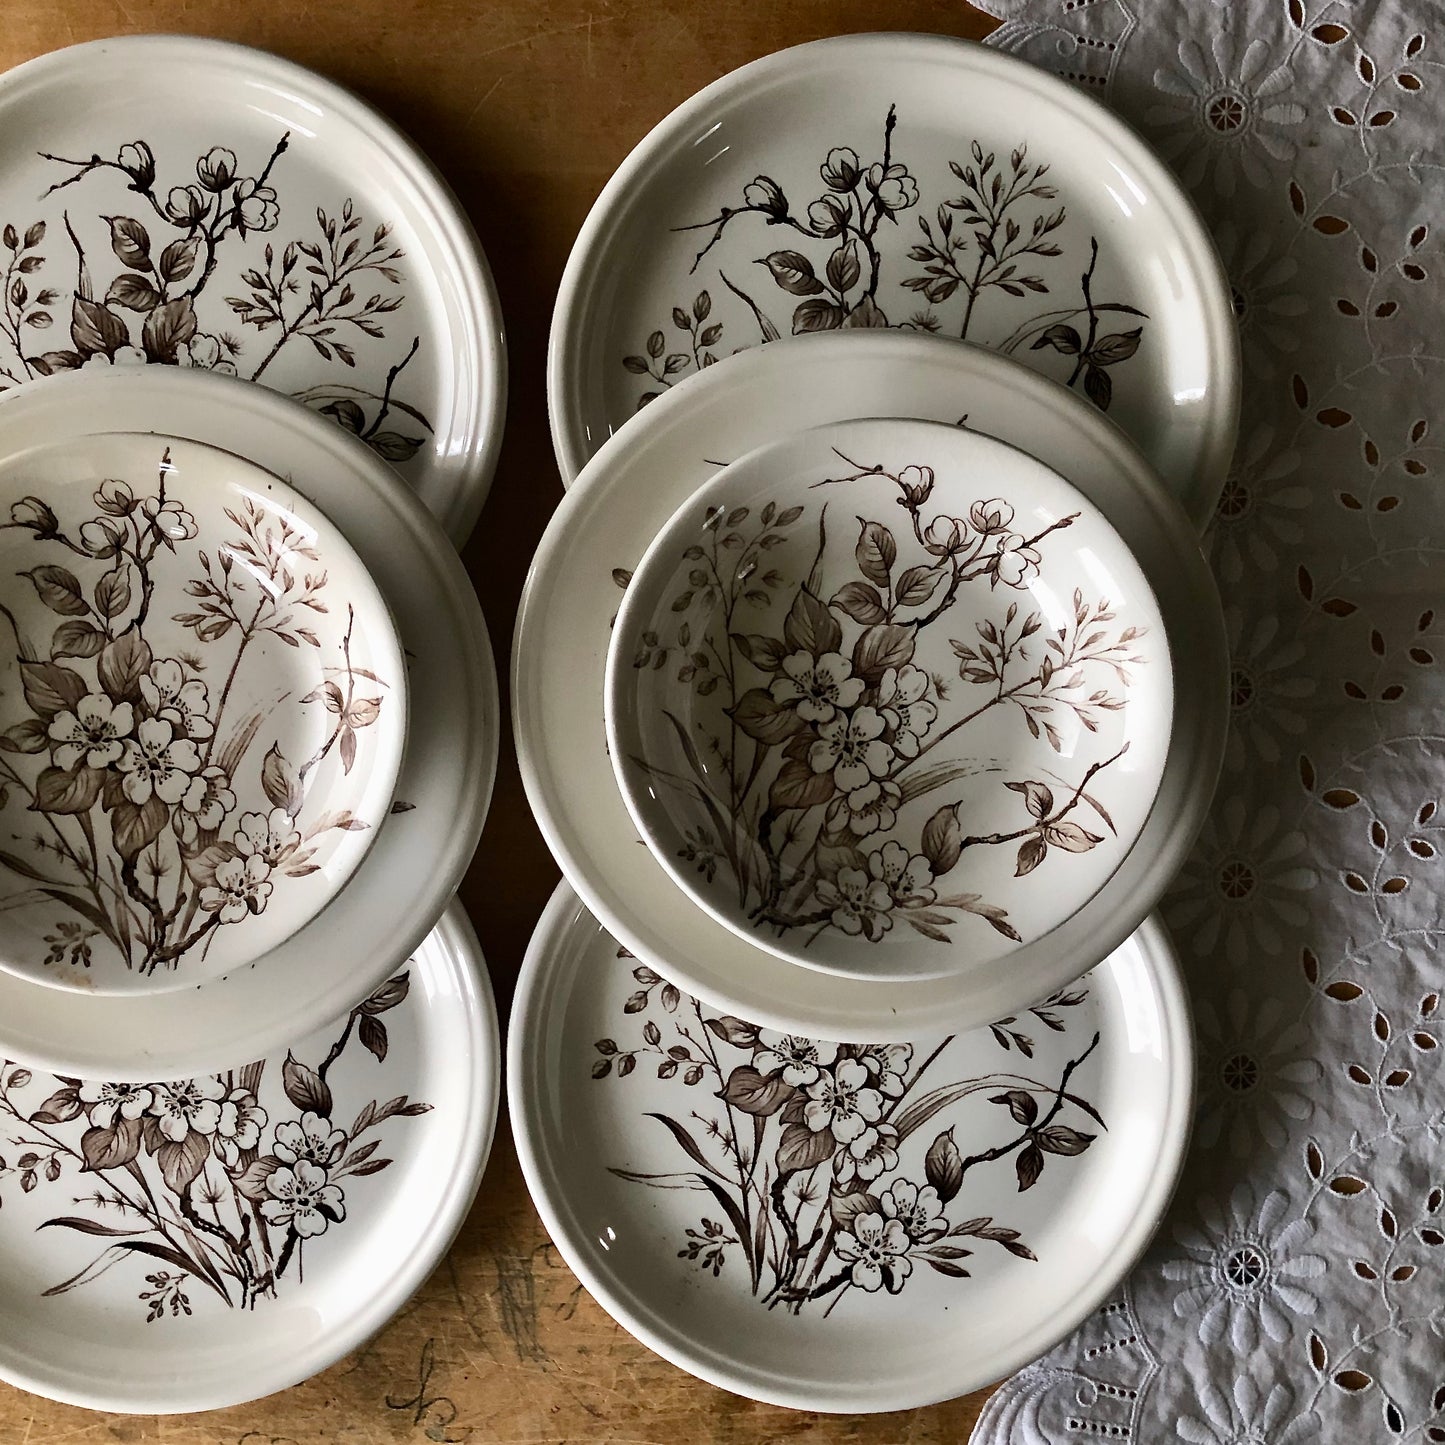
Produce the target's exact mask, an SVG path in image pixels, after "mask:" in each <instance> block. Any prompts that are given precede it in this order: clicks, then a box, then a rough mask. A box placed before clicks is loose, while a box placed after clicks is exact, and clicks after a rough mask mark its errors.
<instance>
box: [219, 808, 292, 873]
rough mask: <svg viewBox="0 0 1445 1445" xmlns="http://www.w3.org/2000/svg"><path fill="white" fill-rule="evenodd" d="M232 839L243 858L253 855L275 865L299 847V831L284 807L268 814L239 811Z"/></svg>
mask: <svg viewBox="0 0 1445 1445" xmlns="http://www.w3.org/2000/svg"><path fill="white" fill-rule="evenodd" d="M231 841H232V842H233V843H234V844H235V845H236V849H237V851H238V852H239V853H240V854H241V856H242V857H243V858H249V857H250V856H251V855H252V854H256V855H258V856H259V857H261V858H262V859H263V860H264V861H265V863H266V865H267V867H268V868H274V867H276V865H277V864H278V863H283V862H285V860H286V859H287V858H289V857H290V856H291V854H292V853H294V852H295V851H296V849H297V848H299V847H300V846H301V834H300V833H299V832H298V831H297V830H296V827H295V825H294V824H293V823H292V821H291V814H290V813H288V812H287V811H286V809H285V808H272V809H271V811H270V812H269V813H242V814H241V823H240V826H239V827H238V828H237V829H236V832H235V836H234V837H233V838H232V839H231Z"/></svg>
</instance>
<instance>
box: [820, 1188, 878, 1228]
mask: <svg viewBox="0 0 1445 1445" xmlns="http://www.w3.org/2000/svg"><path fill="white" fill-rule="evenodd" d="M828 1212H829V1213H830V1214H831V1215H832V1217H833V1223H834V1225H835V1226H836V1227H837V1228H838V1229H846V1230H850V1231H851V1230H852V1228H853V1221H854V1220H855V1219H857V1218H858V1216H859V1215H861V1214H882V1213H883V1203H882V1201H881V1200H880V1199H879V1198H878V1196H877V1195H876V1194H870V1193H869V1192H868V1190H866V1189H855V1190H854V1191H853V1192H852V1193H851V1194H844V1193H843V1192H842V1191H841V1190H838V1189H836V1188H835V1189H833V1190H831V1191H830V1192H829V1194H828Z"/></svg>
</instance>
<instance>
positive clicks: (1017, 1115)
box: [989, 1089, 1039, 1128]
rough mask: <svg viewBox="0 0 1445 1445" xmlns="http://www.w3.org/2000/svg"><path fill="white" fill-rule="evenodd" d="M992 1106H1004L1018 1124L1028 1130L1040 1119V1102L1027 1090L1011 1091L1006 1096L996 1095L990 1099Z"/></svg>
mask: <svg viewBox="0 0 1445 1445" xmlns="http://www.w3.org/2000/svg"><path fill="white" fill-rule="evenodd" d="M989 1103H990V1104H1004V1105H1006V1106H1007V1107H1008V1111H1009V1113H1010V1114H1012V1115H1013V1118H1014V1122H1015V1123H1016V1124H1022V1125H1023V1126H1024V1127H1025V1128H1028V1126H1029V1125H1030V1124H1032V1123H1033V1122H1034V1120H1035V1119H1037V1118H1038V1117H1039V1105H1038V1100H1037V1099H1035V1098H1034V1096H1033V1095H1032V1094H1031V1093H1029V1091H1028V1090H1027V1089H1010V1090H1009V1091H1008V1092H1007V1093H1004V1094H994V1095H992V1096H991V1097H990V1099H989Z"/></svg>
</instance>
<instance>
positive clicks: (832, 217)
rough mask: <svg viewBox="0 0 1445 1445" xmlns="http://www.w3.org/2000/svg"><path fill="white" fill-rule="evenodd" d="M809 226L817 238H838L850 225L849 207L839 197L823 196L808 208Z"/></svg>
mask: <svg viewBox="0 0 1445 1445" xmlns="http://www.w3.org/2000/svg"><path fill="white" fill-rule="evenodd" d="M808 224H809V225H810V226H811V227H812V229H813V234H814V235H815V236H836V235H839V234H840V233H841V232H842V230H843V228H844V227H845V226H846V225H847V224H848V207H847V206H846V205H845V204H844V203H843V202H842V201H840V200H839V199H838V197H837V196H822V197H820V198H819V199H818V200H816V201H814V202H813V204H812V205H811V206H809V207H808Z"/></svg>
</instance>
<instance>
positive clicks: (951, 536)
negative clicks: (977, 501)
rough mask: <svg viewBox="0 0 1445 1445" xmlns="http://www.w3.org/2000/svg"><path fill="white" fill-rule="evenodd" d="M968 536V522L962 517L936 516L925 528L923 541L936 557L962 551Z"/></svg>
mask: <svg viewBox="0 0 1445 1445" xmlns="http://www.w3.org/2000/svg"><path fill="white" fill-rule="evenodd" d="M967 536H968V523H967V522H965V521H963V519H962V518H960V517H946V516H942V515H940V516H937V517H935V518H934V519H933V520H932V521H931V522H930V523H929V524H928V525H927V526H926V527H925V528H924V529H923V543H924V546H925V547H927V548H928V550H929V551H930V552H931V553H933V555H934V556H935V557H946V556H947V555H948V554H949V553H950V552H957V551H960V550H961V549H962V547H963V544H964V540H965V538H966V537H967Z"/></svg>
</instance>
